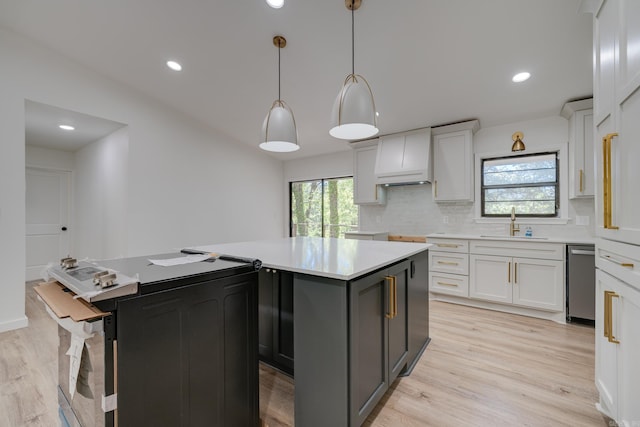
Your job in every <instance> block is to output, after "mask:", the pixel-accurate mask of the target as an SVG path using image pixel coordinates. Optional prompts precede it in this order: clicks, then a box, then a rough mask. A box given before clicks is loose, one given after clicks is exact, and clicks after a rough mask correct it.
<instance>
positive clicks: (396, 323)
mask: <svg viewBox="0 0 640 427" xmlns="http://www.w3.org/2000/svg"><path fill="white" fill-rule="evenodd" d="M409 268H410V263H409V261H404V262H402V263H400V264H397V265H395V266H393V267H391V268H389V272H388V274H387V276H386V277H385V278H386V280H387V282H388V283H389V282H390V283H391V286H390V287H388V288H389V290H390V293H389V299H390V302H389V307H388V309H387V313H388V312H389V311H391V313H390V314H386V316H385V317H387V319H388V320H387V322H388V324H389V350H388V353H389V384H391V383H393V381H394V380H395V379H396V378H397V377H398V374H400V372H401V371H402V370H403V369H404V368H405V366H406V365H407V359H408V355H409V327H408V316H407V307H408V304H407V296H408V294H409V292H408V288H409V286H408V285H409V274H410V273H409Z"/></svg>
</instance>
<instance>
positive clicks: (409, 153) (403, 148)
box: [375, 128, 432, 184]
mask: <svg viewBox="0 0 640 427" xmlns="http://www.w3.org/2000/svg"><path fill="white" fill-rule="evenodd" d="M375 175H376V177H377V180H376V182H377V183H378V184H402V183H413V182H431V178H432V173H431V129H430V128H425V129H419V130H415V131H411V132H404V133H399V134H394V135H388V136H381V137H380V140H379V143H378V153H377V157H376V165H375Z"/></svg>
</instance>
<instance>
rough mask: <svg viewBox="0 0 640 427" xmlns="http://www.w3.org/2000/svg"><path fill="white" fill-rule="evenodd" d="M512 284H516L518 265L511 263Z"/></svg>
mask: <svg viewBox="0 0 640 427" xmlns="http://www.w3.org/2000/svg"><path fill="white" fill-rule="evenodd" d="M513 282H514V283H518V263H517V262H514V263H513Z"/></svg>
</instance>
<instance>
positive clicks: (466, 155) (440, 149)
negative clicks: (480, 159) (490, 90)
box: [431, 120, 480, 202]
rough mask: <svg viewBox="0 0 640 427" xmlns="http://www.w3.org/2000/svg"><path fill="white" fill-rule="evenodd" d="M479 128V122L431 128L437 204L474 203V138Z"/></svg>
mask: <svg viewBox="0 0 640 427" xmlns="http://www.w3.org/2000/svg"><path fill="white" fill-rule="evenodd" d="M479 128H480V122H479V121H478V120H471V121H468V122H463V123H456V124H453V125H446V126H438V127H435V128H431V134H432V135H433V186H432V188H433V200H435V201H436V202H451V201H467V202H473V200H474V186H473V178H474V175H473V165H474V163H473V134H474V133H475V132H476V131H477V130H478V129H479Z"/></svg>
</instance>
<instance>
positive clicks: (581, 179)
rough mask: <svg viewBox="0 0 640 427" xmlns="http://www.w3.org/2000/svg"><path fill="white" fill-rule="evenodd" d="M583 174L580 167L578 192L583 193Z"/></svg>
mask: <svg viewBox="0 0 640 427" xmlns="http://www.w3.org/2000/svg"><path fill="white" fill-rule="evenodd" d="M583 176H584V171H583V170H582V169H580V192H581V193H583V192H584V186H583V185H582V183H583Z"/></svg>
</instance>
